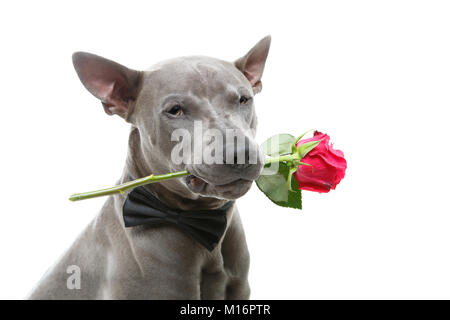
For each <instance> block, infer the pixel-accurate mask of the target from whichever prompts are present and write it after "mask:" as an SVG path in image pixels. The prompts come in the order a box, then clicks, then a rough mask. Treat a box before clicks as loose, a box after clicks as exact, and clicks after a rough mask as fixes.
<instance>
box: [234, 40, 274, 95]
mask: <svg viewBox="0 0 450 320" xmlns="http://www.w3.org/2000/svg"><path fill="white" fill-rule="evenodd" d="M270 40H271V37H270V36H266V37H265V38H263V39H262V40H260V41H259V42H258V43H257V44H256V45H255V46H254V47H253V48H252V49H251V50H250V51H249V52H248V53H247V54H246V55H245V56H243V57H242V58H239V59H238V60H236V61H235V62H234V65H235V66H236V68H238V69H239V70H240V71H241V72H242V73H243V74H244V75H245V76H246V77H247V79H248V81H250V83H251V85H252V88H253V92H254V93H255V94H256V93H258V92H260V91H261V89H262V83H261V78H262V75H263V71H264V65H265V64H266V59H267V55H268V54H269V48H270Z"/></svg>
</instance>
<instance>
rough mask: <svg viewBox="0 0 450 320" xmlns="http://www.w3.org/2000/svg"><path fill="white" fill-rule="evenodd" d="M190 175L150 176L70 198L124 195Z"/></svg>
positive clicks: (185, 171)
mask: <svg viewBox="0 0 450 320" xmlns="http://www.w3.org/2000/svg"><path fill="white" fill-rule="evenodd" d="M187 175H189V172H188V171H187V170H183V171H178V172H172V173H166V174H160V175H157V176H155V175H153V174H151V175H149V176H147V177H143V178H140V179H136V180H133V181H129V182H125V183H122V184H119V185H117V186H115V187H112V188H106V189H100V190H95V191H88V192H83V193H74V194H73V195H71V196H70V198H69V200H70V201H78V200H85V199H91V198H97V197H103V196H108V195H110V194H115V193H124V192H125V191H127V190H130V189H133V188H136V187H139V186H143V185H145V184H149V183H153V182H158V181H163V180H168V179H173V178H180V177H184V176H187Z"/></svg>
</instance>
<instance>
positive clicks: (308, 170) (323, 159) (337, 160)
mask: <svg viewBox="0 0 450 320" xmlns="http://www.w3.org/2000/svg"><path fill="white" fill-rule="evenodd" d="M321 139H323V140H322V141H321V142H320V143H319V144H318V145H317V146H316V147H315V148H314V149H312V150H311V151H310V152H309V153H308V154H307V155H306V156H305V157H304V158H303V159H302V160H301V161H302V162H304V163H307V164H310V165H311V166H305V165H301V166H299V168H298V170H297V172H295V173H294V178H295V180H297V182H298V185H299V189H300V190H308V191H315V192H329V191H330V190H331V189H335V188H336V186H337V185H338V183H339V182H340V181H341V180H342V178H344V175H345V169H347V161H346V160H345V158H344V153H343V152H342V151H340V150H335V149H333V145H332V144H331V145H330V137H329V136H328V135H327V134H324V133H321V132H318V131H315V132H314V136H313V137H312V138H309V139H304V140H300V141H299V142H298V143H297V147H298V146H300V145H302V144H304V143H306V142H310V141H317V140H321Z"/></svg>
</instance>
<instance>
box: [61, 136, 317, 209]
mask: <svg viewBox="0 0 450 320" xmlns="http://www.w3.org/2000/svg"><path fill="white" fill-rule="evenodd" d="M299 139H300V138H299ZM299 139H298V140H299ZM319 142H320V141H311V142H308V143H305V144H304V145H303V146H301V147H299V148H298V150H297V148H296V147H295V145H294V147H293V148H294V149H295V150H293V151H295V152H293V153H292V154H287V155H282V156H279V157H270V158H268V159H267V160H266V165H267V164H270V163H274V162H287V163H289V164H291V166H299V165H308V164H307V163H303V162H300V160H301V159H302V158H303V157H304V156H305V155H306V153H308V152H309V151H310V150H312V149H313V148H314V147H315V146H316V145H317V144H318V143H319ZM189 174H190V173H189V172H188V171H187V170H183V171H178V172H172V173H166V174H160V175H157V176H155V175H153V174H151V175H149V176H147V177H143V178H140V179H136V180H133V181H129V182H125V183H122V184H119V185H117V186H115V187H112V188H106V189H100V190H95V191H89V192H83V193H75V194H73V195H71V196H70V198H69V200H70V201H78V200H85V199H91V198H97V197H103V196H108V195H110V194H115V193H124V192H125V191H127V190H130V189H133V188H136V187H139V186H143V185H146V184H149V183H153V182H158V181H163V180H169V179H173V178H181V177H184V176H187V175H189Z"/></svg>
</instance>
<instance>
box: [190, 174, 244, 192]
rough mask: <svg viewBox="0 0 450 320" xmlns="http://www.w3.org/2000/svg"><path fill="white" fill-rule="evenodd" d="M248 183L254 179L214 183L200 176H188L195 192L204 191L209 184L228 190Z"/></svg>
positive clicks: (191, 187)
mask: <svg viewBox="0 0 450 320" xmlns="http://www.w3.org/2000/svg"><path fill="white" fill-rule="evenodd" d="M248 183H252V181H251V180H246V179H242V178H237V179H235V180H232V181H231V182H227V183H224V184H212V183H210V182H206V181H205V180H204V179H202V178H200V177H198V176H194V175H190V176H187V177H186V184H187V186H188V187H189V189H191V190H192V191H193V192H195V193H201V192H202V191H204V190H205V189H206V187H207V186H208V185H212V186H214V188H215V189H217V190H228V189H231V188H233V187H235V186H236V185H239V184H248Z"/></svg>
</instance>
